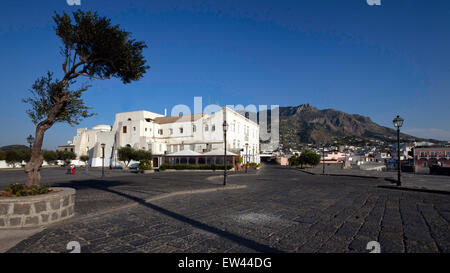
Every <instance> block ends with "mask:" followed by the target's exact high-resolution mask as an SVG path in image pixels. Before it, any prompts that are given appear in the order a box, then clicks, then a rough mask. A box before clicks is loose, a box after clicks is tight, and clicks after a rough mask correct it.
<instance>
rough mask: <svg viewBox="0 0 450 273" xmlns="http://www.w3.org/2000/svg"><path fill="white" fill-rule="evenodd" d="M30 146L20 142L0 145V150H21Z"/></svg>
mask: <svg viewBox="0 0 450 273" xmlns="http://www.w3.org/2000/svg"><path fill="white" fill-rule="evenodd" d="M28 149H30V147H28V146H25V145H20V144H15V145H7V146H3V147H0V151H21V150H28Z"/></svg>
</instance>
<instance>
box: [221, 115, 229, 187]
mask: <svg viewBox="0 0 450 273" xmlns="http://www.w3.org/2000/svg"><path fill="white" fill-rule="evenodd" d="M225 115H226V114H225V108H224V113H223V117H224V119H223V124H222V126H223V147H224V149H223V150H224V152H223V185H224V186H226V185H227V130H228V123H227V121H226V117H225Z"/></svg>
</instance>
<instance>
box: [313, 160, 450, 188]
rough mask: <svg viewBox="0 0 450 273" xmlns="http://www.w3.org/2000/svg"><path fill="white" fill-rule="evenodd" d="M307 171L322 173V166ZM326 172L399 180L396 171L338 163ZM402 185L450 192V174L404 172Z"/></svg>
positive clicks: (393, 181)
mask: <svg viewBox="0 0 450 273" xmlns="http://www.w3.org/2000/svg"><path fill="white" fill-rule="evenodd" d="M306 171H307V172H310V173H314V174H322V173H323V169H322V166H321V165H319V166H317V167H316V168H312V169H307V170H306ZM325 174H327V175H350V176H370V177H380V178H387V179H388V180H390V181H391V182H392V183H395V182H396V181H397V172H396V171H367V170H360V169H345V170H343V169H341V168H340V167H338V166H336V164H330V165H328V166H326V167H325ZM402 187H405V188H412V189H428V190H436V191H446V192H449V193H450V176H445V175H429V174H415V173H406V172H403V173H402Z"/></svg>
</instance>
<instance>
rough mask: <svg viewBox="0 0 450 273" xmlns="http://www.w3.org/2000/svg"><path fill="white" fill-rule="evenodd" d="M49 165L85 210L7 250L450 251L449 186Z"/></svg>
mask: <svg viewBox="0 0 450 273" xmlns="http://www.w3.org/2000/svg"><path fill="white" fill-rule="evenodd" d="M45 172H47V174H46V173H45ZM45 172H44V173H43V176H42V177H43V182H44V180H45V179H46V176H48V177H53V178H56V177H59V179H55V180H54V181H53V180H52V181H53V182H51V184H53V185H55V186H70V187H73V188H75V189H77V201H76V208H75V209H76V216H75V217H74V218H72V219H70V220H68V221H65V222H62V223H58V224H54V225H52V226H49V227H47V228H46V229H44V230H42V231H40V232H38V233H36V234H34V235H32V236H31V237H29V238H27V239H25V240H23V241H21V242H20V243H18V244H17V245H15V246H14V247H12V248H10V249H9V250H8V252H67V250H66V246H67V243H68V242H70V241H78V242H79V243H80V245H81V252H84V253H88V252H150V253H157V252H163V253H168V252H177V253H178V252H182V253H197V252H202V253H204V252H213V253H215V252H220V253H221V252H227V253H228V252H230V253H241V252H307V253H310V252H369V251H368V250H367V249H366V246H367V243H368V242H370V241H378V242H379V243H380V245H381V252H401V253H403V252H433V253H434V252H446V253H448V252H450V236H449V231H450V224H449V220H450V195H448V194H443V193H429V192H414V191H404V190H395V189H388V188H382V187H379V186H385V185H390V184H391V183H390V182H388V181H384V180H380V179H371V178H359V177H344V176H342V177H337V176H318V175H310V174H306V173H303V172H300V171H298V170H294V169H290V168H286V167H281V166H277V165H264V166H263V168H262V169H261V170H259V171H254V170H252V171H250V172H249V173H248V174H244V173H238V174H233V172H232V174H233V175H230V176H229V179H228V186H227V187H225V188H224V187H223V186H222V177H220V176H219V175H221V174H222V172H215V173H213V172H162V173H154V174H147V175H143V174H133V173H131V174H130V173H123V172H117V173H115V172H113V173H111V174H109V176H108V177H106V178H105V179H103V180H102V179H100V178H99V176H98V173H95V172H93V173H92V174H90V175H92V177H87V176H86V177H82V174H80V176H77V175H75V176H70V175H64V174H63V173H59V174H58V173H57V172H64V170H46V171H45ZM3 174H4V172H0V181H2V183H3V182H4V180H3V178H2V175H3ZM7 174H8V175H5V177H9V178H8V179H13V178H12V177H14V174H11V173H10V172H8V173H7ZM17 175H18V174H17ZM56 180H59V182H56ZM71 180H73V181H71ZM5 181H6V179H5ZM218 189H220V190H218ZM170 193H179V194H172V195H171V194H170Z"/></svg>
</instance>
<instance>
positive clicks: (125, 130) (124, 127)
mask: <svg viewBox="0 0 450 273" xmlns="http://www.w3.org/2000/svg"><path fill="white" fill-rule="evenodd" d="M122 130H123V133H124V134H126V133H127V126H123V128H122Z"/></svg>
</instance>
